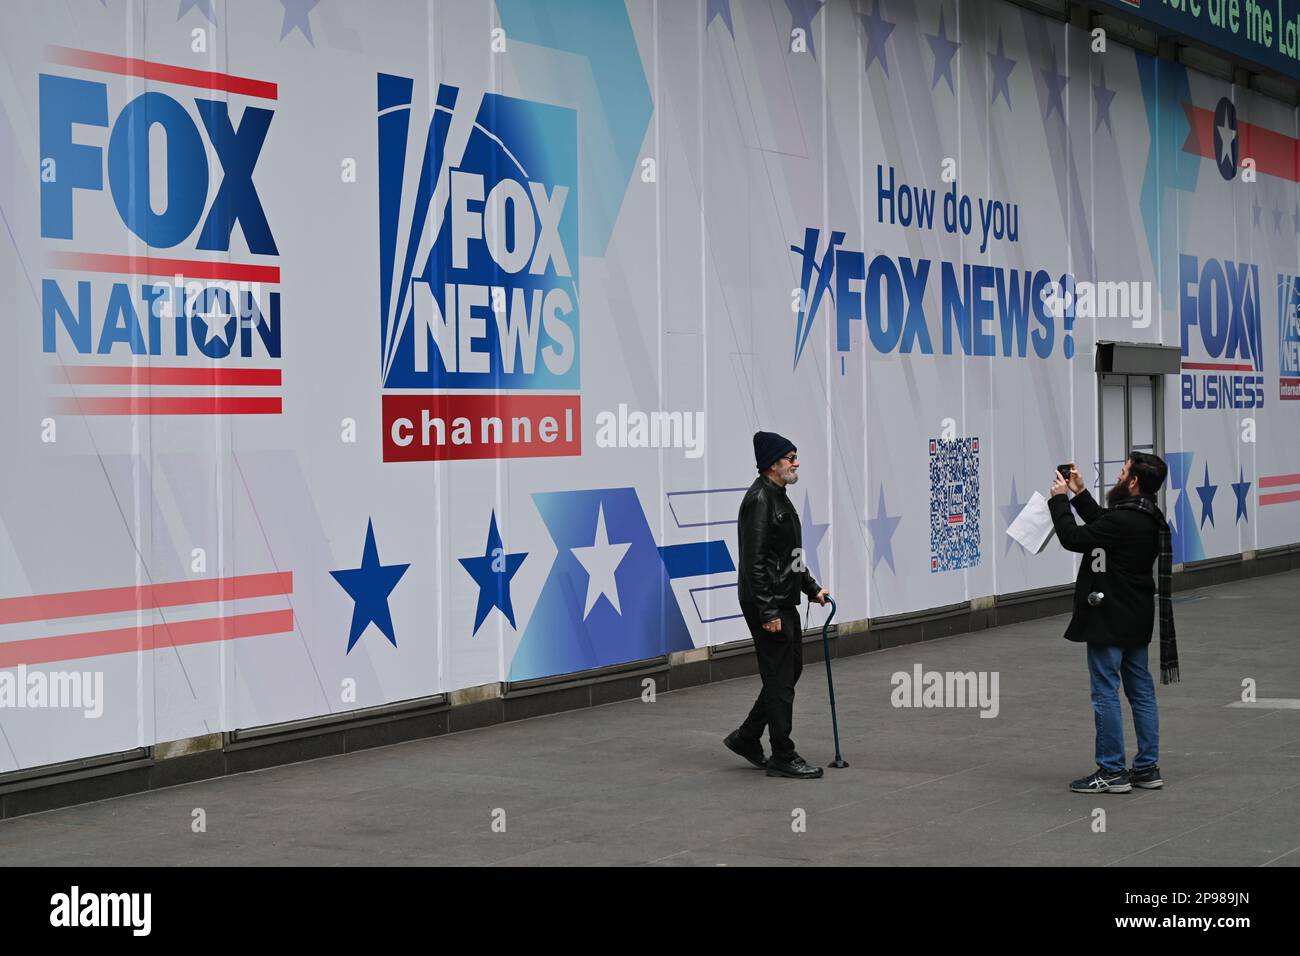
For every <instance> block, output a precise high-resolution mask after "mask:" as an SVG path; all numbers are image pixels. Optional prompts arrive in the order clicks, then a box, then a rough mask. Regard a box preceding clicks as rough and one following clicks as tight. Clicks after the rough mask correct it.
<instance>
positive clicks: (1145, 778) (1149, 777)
mask: <svg viewBox="0 0 1300 956" xmlns="http://www.w3.org/2000/svg"><path fill="white" fill-rule="evenodd" d="M1128 778H1129V780H1130V781H1132V783H1133V786H1135V787H1141V788H1142V789H1143V790H1159V789H1160V788H1161V787H1163V786H1164V785H1165V782H1164V781H1163V780H1161V779H1160V768H1159V767H1157V766H1156V765H1155V764H1152V765H1151V766H1149V767H1141V768H1138V767H1134V768H1133V769H1132V770H1130V771H1129V774H1128Z"/></svg>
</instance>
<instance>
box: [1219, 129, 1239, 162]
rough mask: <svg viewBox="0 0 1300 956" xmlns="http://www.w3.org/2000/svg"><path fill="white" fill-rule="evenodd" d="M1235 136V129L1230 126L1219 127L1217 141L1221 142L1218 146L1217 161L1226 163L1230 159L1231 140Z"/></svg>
mask: <svg viewBox="0 0 1300 956" xmlns="http://www.w3.org/2000/svg"><path fill="white" fill-rule="evenodd" d="M1236 138H1237V131H1236V130H1235V129H1233V128H1232V127H1231V126H1227V125H1224V126H1220V127H1219V142H1220V143H1221V144H1222V145H1221V146H1220V147H1219V152H1220V156H1219V162H1221V163H1228V162H1231V161H1232V141H1233V140H1234V139H1236Z"/></svg>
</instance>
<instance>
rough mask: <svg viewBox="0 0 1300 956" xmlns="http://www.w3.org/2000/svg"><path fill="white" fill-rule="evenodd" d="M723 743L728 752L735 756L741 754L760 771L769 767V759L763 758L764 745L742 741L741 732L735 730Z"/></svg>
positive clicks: (754, 741)
mask: <svg viewBox="0 0 1300 956" xmlns="http://www.w3.org/2000/svg"><path fill="white" fill-rule="evenodd" d="M722 742H723V743H724V744H725V745H726V747H727V749H728V750H730V751H731V752H732V753H734V754H740V756H742V757H744V758H745V759H746V760H748V761H749V762H750V763H752V764H753V765H754V766H755V767H757V768H758V769H760V770H762V769H763V768H764V767H766V766H767V758H766V757H764V756H763V745H762V744H761V743H759V742H758V741H757V740H744V739H742V738H741V736H740V731H739V730H733V731H732V732H731V733H729V734H727V736H726V738H725V739H724V740H723V741H722Z"/></svg>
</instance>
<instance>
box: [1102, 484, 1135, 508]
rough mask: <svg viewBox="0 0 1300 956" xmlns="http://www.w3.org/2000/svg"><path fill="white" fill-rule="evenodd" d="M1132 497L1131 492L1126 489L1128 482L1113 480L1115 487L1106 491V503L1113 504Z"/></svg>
mask: <svg viewBox="0 0 1300 956" xmlns="http://www.w3.org/2000/svg"><path fill="white" fill-rule="evenodd" d="M1131 497H1133V495H1132V492H1130V491H1129V490H1128V482H1120V481H1117V482H1115V487H1114V488H1112V489H1110V491H1108V492H1106V504H1108V505H1114V504H1115V503H1116V502H1118V501H1123V500H1124V499H1125V498H1131Z"/></svg>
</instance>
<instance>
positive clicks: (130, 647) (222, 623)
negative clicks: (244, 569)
mask: <svg viewBox="0 0 1300 956" xmlns="http://www.w3.org/2000/svg"><path fill="white" fill-rule="evenodd" d="M292 630H293V611H259V612H257V613H256V614H234V615H231V616H229V617H212V618H205V619H204V620H201V621H180V622H178V623H176V624H151V625H149V626H147V627H119V628H114V629H113V630H110V631H89V632H87V633H84V634H63V635H61V636H59V637H36V638H32V639H31V640H27V641H10V642H8V643H6V644H0V667H16V666H17V665H19V664H48V663H51V662H52V661H75V660H81V659H83V658H86V657H103V656H105V655H108V654H127V653H130V652H132V651H151V650H153V649H154V648H157V647H182V646H184V645H186V644H212V643H215V642H216V641H233V640H236V639H238V638H241V637H257V636H258V635H261V634H283V633H288V632H290V631H292Z"/></svg>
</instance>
